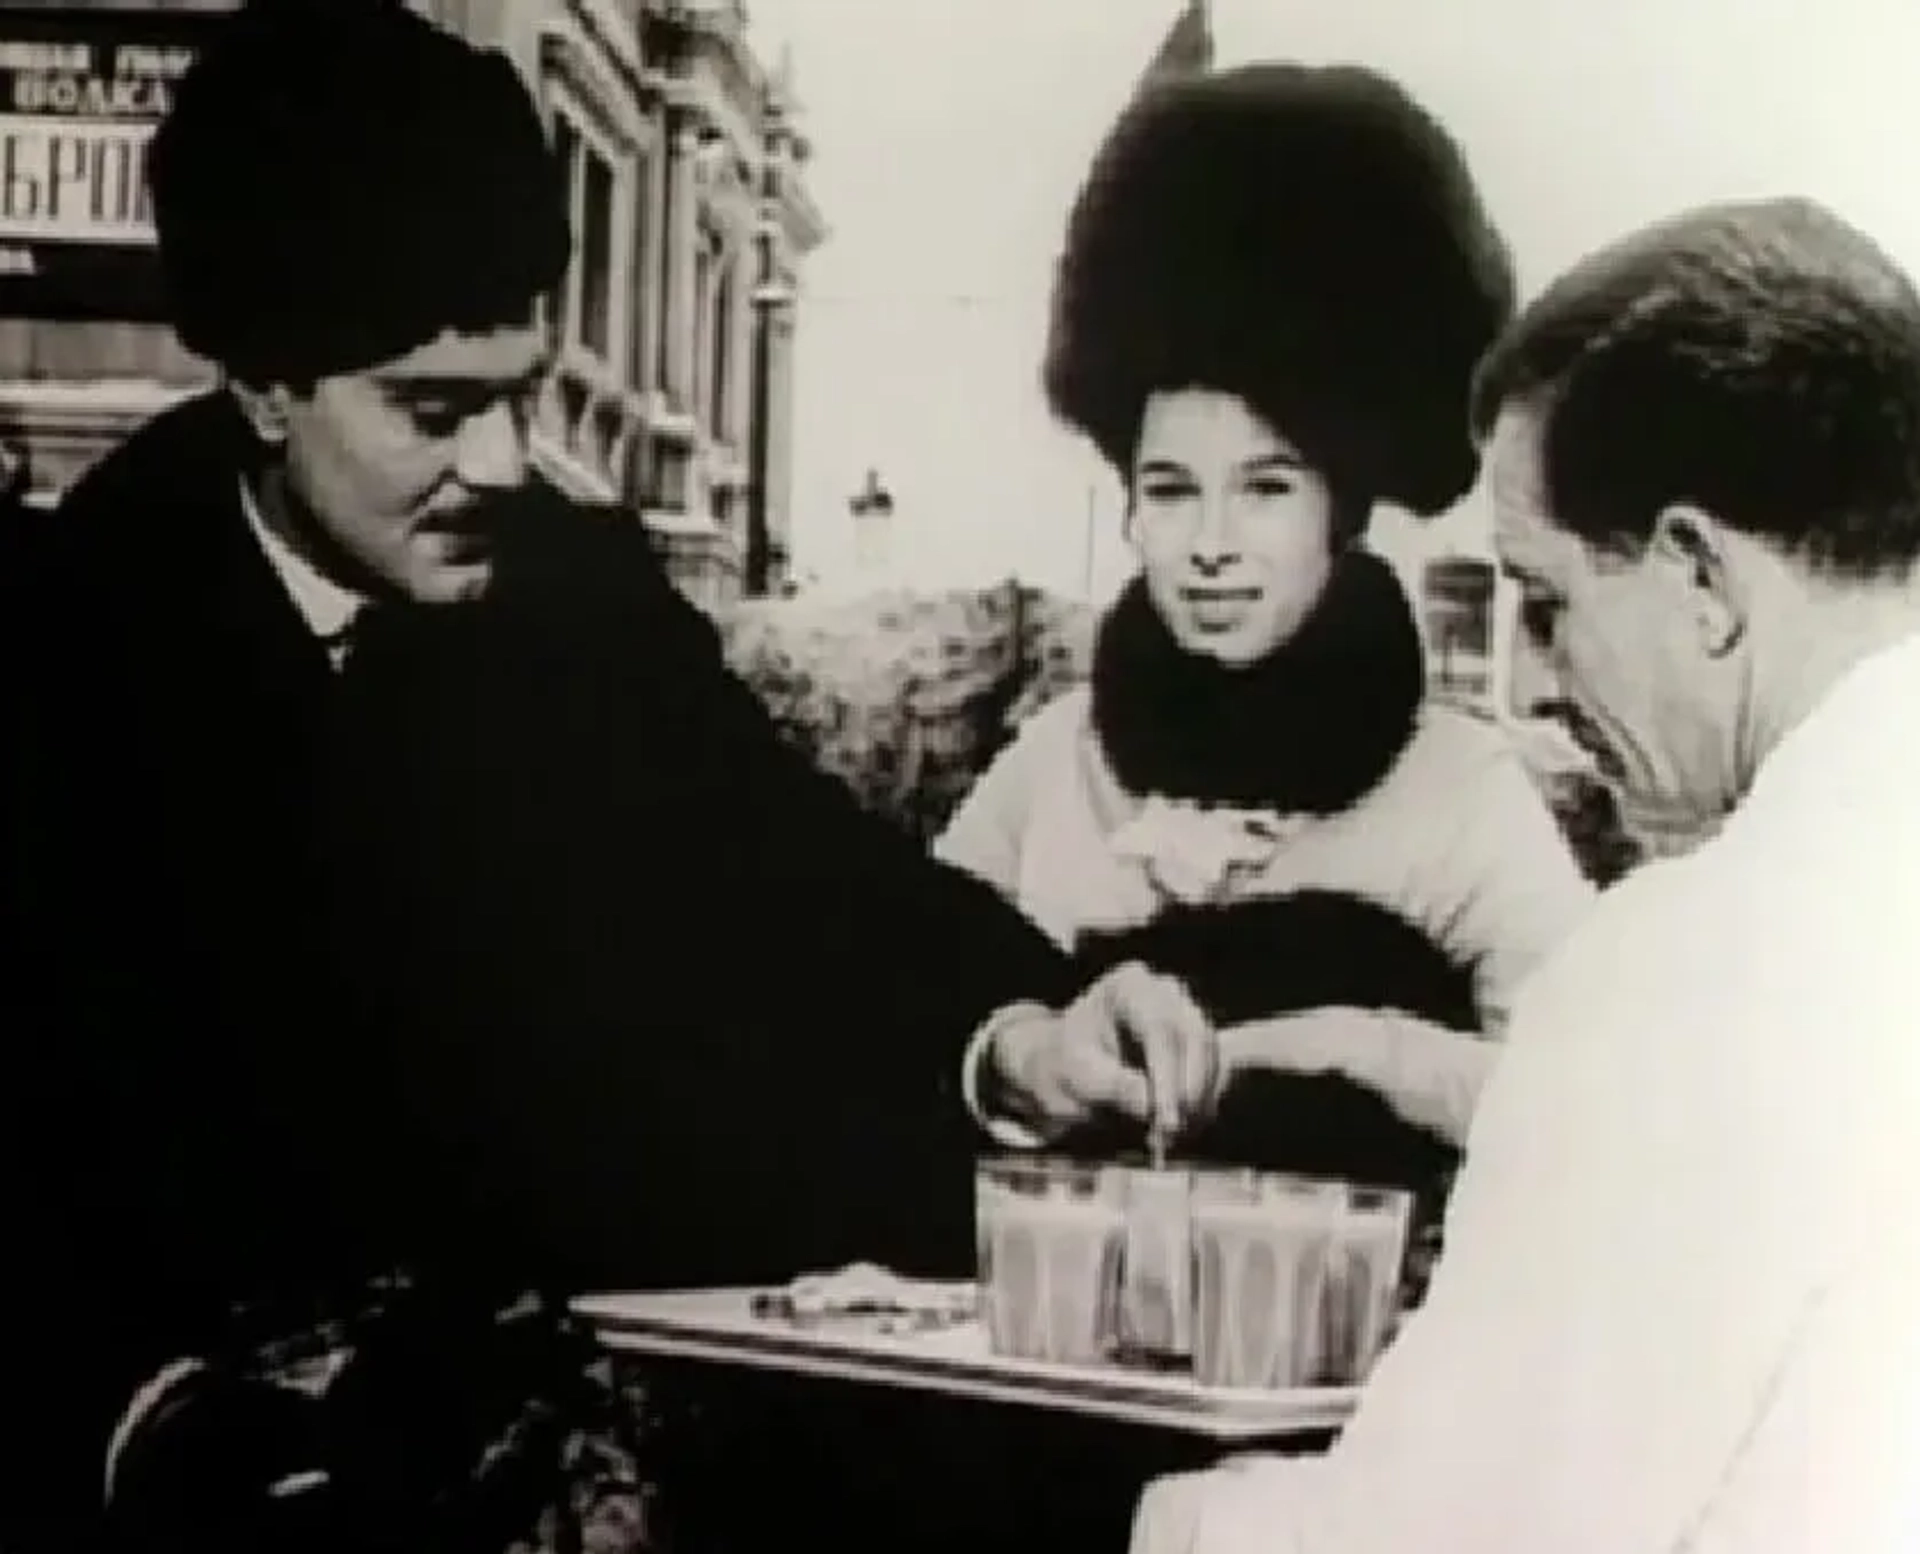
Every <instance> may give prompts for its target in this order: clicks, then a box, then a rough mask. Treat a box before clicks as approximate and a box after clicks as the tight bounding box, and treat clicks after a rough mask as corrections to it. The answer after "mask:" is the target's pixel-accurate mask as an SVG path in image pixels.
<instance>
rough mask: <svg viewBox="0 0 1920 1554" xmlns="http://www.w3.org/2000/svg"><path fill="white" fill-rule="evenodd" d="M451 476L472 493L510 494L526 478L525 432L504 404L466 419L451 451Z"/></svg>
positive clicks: (509, 407) (515, 415)
mask: <svg viewBox="0 0 1920 1554" xmlns="http://www.w3.org/2000/svg"><path fill="white" fill-rule="evenodd" d="M454 473H455V474H456V475H458V476H459V478H460V483H461V484H462V485H464V486H466V487H467V488H468V489H470V490H474V491H511V490H514V489H517V488H518V487H519V486H520V485H522V484H523V483H524V482H525V480H526V478H527V429H526V424H525V422H524V420H523V419H522V418H521V417H520V416H519V415H517V414H515V412H514V410H513V407H512V406H510V405H508V404H507V403H506V402H505V401H496V402H495V403H494V404H492V405H489V406H488V407H487V408H486V409H485V410H483V411H481V412H480V413H479V414H477V415H474V416H471V417H469V418H468V420H467V421H466V423H465V424H464V425H463V426H462V427H461V428H460V439H459V443H458V445H457V446H456V447H455V449H454Z"/></svg>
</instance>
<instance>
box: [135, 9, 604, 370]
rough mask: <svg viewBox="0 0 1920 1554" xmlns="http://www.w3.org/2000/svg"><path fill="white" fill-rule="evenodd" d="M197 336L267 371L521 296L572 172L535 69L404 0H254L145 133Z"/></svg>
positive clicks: (417, 338)
mask: <svg viewBox="0 0 1920 1554" xmlns="http://www.w3.org/2000/svg"><path fill="white" fill-rule="evenodd" d="M148 174H149V179H150V182H151V185H152V189H153V200H154V221H155V226H156V228H157V230H158V233H159V245H160V265H161V271H162V274H163V276H164V278H165V283H166V288H167V293H168V298H169V304H170V308H171V312H172V319H173V323H174V326H175V328H176V330H177V331H178V333H179V335H180V338H181V340H182V342H183V343H184V344H185V345H186V346H187V348H188V349H189V350H192V351H195V352H197V353H199V354H200V355H202V356H205V357H207V358H209V359H210V360H212V361H214V362H217V363H218V364H220V365H221V366H223V367H225V368H227V369H228V370H229V371H230V372H232V373H233V374H234V375H235V376H238V377H241V378H244V379H247V380H249V381H253V382H257V383H266V382H274V381H286V382H301V381H308V380H311V379H313V378H317V377H323V376H327V375H329V374H331V373H335V372H343V371H352V370H357V369H360V368H365V367H369V366H373V365H375V364H376V363H378V362H381V361H384V360H387V359H390V358H392V357H394V356H398V355H402V354H404V353H405V352H407V351H409V350H412V349H414V348H415V347H417V346H419V345H423V344H425V343H426V342H427V341H429V340H432V339H433V338H435V337H436V336H437V335H439V334H441V333H442V332H443V331H445V330H447V329H466V330H472V331H481V330H485V329H487V328H491V327H497V326H499V325H502V324H507V323H516V322H519V321H520V320H522V319H524V318H526V317H527V316H528V314H529V313H530V311H531V308H532V306H533V304H534V302H535V301H536V300H537V299H538V298H539V297H540V296H542V295H543V294H545V293H547V292H548V291H550V290H551V289H552V288H553V287H555V286H556V285H557V284H558V282H559V280H560V278H561V277H562V276H563V275H564V274H565V272H566V266H567V261H568V258H569V255H570V252H571V247H572V236H571V232H570V228H569V222H568V214H567V208H566V186H565V180H564V178H563V177H562V176H561V172H560V169H559V166H558V163H557V162H556V160H555V159H554V157H553V155H552V153H551V151H550V150H549V148H548V145H547V141H546V134H545V130H544V128H543V126H542V124H541V121H540V117H539V114H538V112H537V110H536V109H535V107H534V104H533V101H532V98H531V97H530V96H529V94H528V92H527V89H526V87H525V85H524V84H523V83H522V81H521V80H520V77H519V75H518V74H517V72H516V71H515V70H514V67H513V66H512V64H511V63H510V62H509V61H508V60H507V58H506V56H505V55H503V54H500V53H498V52H497V51H493V50H484V49H478V48H475V47H474V46H472V45H471V44H469V43H467V42H465V41H464V40H462V39H460V38H457V37H455V36H454V35H453V34H451V33H449V32H446V31H444V30H442V29H440V28H438V27H436V26H434V25H433V24H432V23H430V22H428V21H426V20H425V19H424V18H422V17H420V16H418V15H416V14H415V13H414V12H412V11H410V10H409V9H408V8H407V7H406V6H405V5H403V4H401V3H400V0H249V3H248V4H247V5H246V6H245V7H244V8H243V9H241V10H240V11H239V12H237V13H236V14H235V15H234V16H233V17H232V18H231V19H230V20H228V21H227V22H225V23H223V25H222V30H221V32H220V33H219V34H218V36H217V38H216V39H215V41H214V42H213V43H212V44H210V45H209V47H208V48H207V50H206V51H205V53H203V54H202V56H201V57H200V58H199V59H198V60H196V61H195V63H194V65H193V67H192V68H191V69H190V70H189V71H188V72H187V75H186V77H185V78H184V79H183V80H182V82H181V83H180V88H179V91H178V93H177V95H176V98H175V102H174V106H173V110H172V112H171V113H170V114H169V115H168V117H167V119H166V120H165V122H164V123H163V124H162V125H161V127H160V129H159V130H158V131H157V132H156V133H155V136H154V139H153V142H152V145H151V148H150V150H149V152H148Z"/></svg>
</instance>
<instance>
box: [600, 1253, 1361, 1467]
mask: <svg viewBox="0 0 1920 1554" xmlns="http://www.w3.org/2000/svg"><path fill="white" fill-rule="evenodd" d="M766 1293H771V1292H769V1291H762V1290H754V1289H718V1290H681V1291H675V1292H672V1293H664V1294H638V1295H593V1296H588V1297H585V1298H583V1299H580V1300H577V1301H575V1302H574V1310H575V1311H577V1312H578V1313H579V1314H580V1315H581V1316H582V1317H583V1318H584V1319H585V1320H586V1321H588V1322H590V1323H591V1324H593V1326H594V1327H595V1329H596V1330H597V1332H598V1333H599V1335H600V1337H601V1341H602V1342H604V1343H605V1344H606V1345H607V1346H608V1347H609V1348H612V1349H617V1350H621V1351H624V1352H628V1353H634V1354H646V1355H659V1356H666V1357H670V1358H675V1359H691V1360H704V1361H709V1362H712V1363H714V1364H720V1365H737V1366H746V1367H749V1368H752V1369H757V1370H767V1371H784V1372H787V1373H789V1374H792V1375H798V1376H820V1377H826V1378H831V1379H834V1380H840V1381H852V1382H864V1383H869V1384H873V1385H879V1386H892V1387H906V1388H912V1389H914V1390H918V1391H923V1392H935V1393H944V1394H947V1395H949V1396H952V1397H961V1398H971V1399H975V1400H981V1401H987V1402H995V1403H1008V1404H1015V1405H1024V1406H1027V1407H1034V1408H1046V1409H1054V1410H1058V1411H1062V1412H1066V1413H1074V1414H1087V1415H1094V1416H1097V1417H1101V1418H1106V1419H1114V1420H1120V1421H1122V1422H1125V1423H1130V1424H1139V1425H1149V1426H1153V1427H1156V1428H1159V1429H1169V1430H1176V1431H1182V1432H1185V1433H1187V1434H1190V1435H1197V1436H1204V1437H1206V1438H1208V1439H1211V1440H1215V1441H1228V1442H1242V1443H1245V1442H1254V1441H1272V1440H1279V1439H1283V1438H1285V1437H1288V1436H1299V1435H1309V1434H1315V1433H1323V1432H1327V1431H1332V1430H1338V1429H1339V1428H1340V1427H1341V1426H1342V1425H1344V1424H1345V1423H1346V1421H1347V1418H1348V1416H1349V1415H1350V1414H1351V1413H1352V1412H1353V1406H1354V1401H1355V1399H1356V1398H1357V1397H1358V1395H1359V1393H1358V1389H1357V1388H1354V1387H1314V1388H1300V1389H1297V1390H1293V1391H1286V1392H1274V1391H1264V1390H1262V1391H1255V1390H1252V1389H1239V1388H1222V1387H1202V1386H1200V1385H1199V1384H1198V1383H1196V1382H1194V1381H1193V1380H1192V1379H1191V1378H1187V1377H1181V1376H1171V1375H1156V1374H1154V1373H1151V1372H1144V1371H1134V1370H1121V1369H1102V1370H1095V1369H1090V1368H1082V1367H1080V1366H1072V1365H1053V1364H1047V1363H1045V1362H1042V1361H1038V1360H1016V1359H1008V1358H1006V1357H1004V1356H1000V1355H996V1354H994V1353H993V1352H992V1351H991V1350H990V1348H989V1347H988V1344H987V1333H986V1329H985V1327H984V1326H983V1325H982V1324H981V1323H979V1322H977V1321H976V1322H966V1323H961V1324H958V1325H954V1326H949V1327H945V1328H940V1329H937V1330H934V1331H931V1332H913V1333H885V1332H879V1331H874V1330H872V1329H869V1328H867V1327H863V1326H859V1325H853V1324H842V1323H838V1322H829V1323H822V1324H820V1325H818V1326H800V1325H797V1324H795V1323H794V1322H792V1321H789V1320H786V1319H783V1318H779V1317H763V1316H757V1315H755V1313H754V1311H753V1302H754V1298H755V1297H756V1296H757V1295H761V1294H766Z"/></svg>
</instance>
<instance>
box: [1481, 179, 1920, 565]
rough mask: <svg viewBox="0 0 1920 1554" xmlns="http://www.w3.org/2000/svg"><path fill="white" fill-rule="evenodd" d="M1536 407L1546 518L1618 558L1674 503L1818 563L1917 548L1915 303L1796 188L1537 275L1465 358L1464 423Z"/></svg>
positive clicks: (1884, 265) (1919, 409)
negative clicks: (1533, 293)
mask: <svg viewBox="0 0 1920 1554" xmlns="http://www.w3.org/2000/svg"><path fill="white" fill-rule="evenodd" d="M1510 404H1531V405H1533V406H1535V407H1537V408H1538V409H1539V410H1540V411H1541V412H1542V413H1543V415H1544V421H1543V425H1542V441H1541V463H1542V473H1543V476H1544V481H1545V494H1546V503H1547V506H1548V509H1549V513H1550V516H1551V518H1552V520H1553V521H1554V522H1555V523H1557V524H1559V525H1561V526H1562V527H1563V528H1565V529H1567V530H1568V531H1570V532H1572V533H1574V534H1576V535H1578V536H1580V537H1581V538H1582V539H1583V540H1585V541H1587V542H1588V543H1589V544H1591V545H1593V546H1594V547H1595V548H1596V549H1599V550H1603V551H1610V552H1616V553H1625V554H1632V553H1635V552H1637V551H1638V550H1639V548H1640V547H1641V546H1643V545H1644V544H1645V543H1646V540H1647V537H1648V535H1649V534H1650V532H1651V530H1652V526H1653V523H1654V520H1655V518H1656V517H1657V516H1658V514H1659V513H1660V511H1661V509H1662V508H1664V507H1666V506H1668V505H1670V504H1672V503H1675V502H1689V503H1693V504H1696V505H1698V506H1700V507H1702V508H1704V509H1706V510H1707V511H1708V512H1711V513H1712V514H1713V515H1714V516H1715V517H1716V518H1719V519H1720V520H1721V521H1723V522H1725V523H1727V524H1730V525H1732V526H1734V527H1735V528H1737V529H1740V530H1741V531H1743V532H1746V533H1749V534H1753V535H1755V536H1758V537H1761V538H1764V539H1766V540H1769V541H1771V542H1772V543H1774V544H1775V545H1777V546H1779V547H1780V548H1781V549H1782V550H1784V551H1785V552H1787V553H1788V554H1790V555H1794V556H1797V557H1798V558H1800V559H1801V560H1802V561H1804V562H1805V563H1807V564H1809V565H1811V566H1814V567H1816V568H1818V569H1820V570H1823V571H1826V572H1829V573H1832V574H1835V575H1845V576H1856V577H1871V576H1874V575H1877V574H1880V573H1883V572H1886V571H1889V570H1893V569H1898V568H1904V567H1905V566H1907V565H1908V564H1910V563H1911V562H1912V561H1913V560H1914V558H1915V556H1916V555H1920V295H1916V293H1915V291H1914V287H1913V284H1912V283H1911V282H1910V281H1909V280H1908V278H1907V277H1906V275H1905V274H1904V273H1902V271H1901V270H1900V269H1899V267H1898V266H1897V265H1895V264H1894V262H1893V261H1892V260H1891V259H1890V258H1888V257H1887V255H1886V254H1885V253H1883V252H1882V251H1881V250H1880V249H1879V248H1878V247H1876V246H1875V245H1874V243H1873V242H1872V241H1871V240H1870V239H1869V238H1867V237H1866V236H1865V235H1864V234H1862V233H1860V232H1859V231H1857V230H1855V229H1854V228H1853V227H1851V226H1849V225H1848V224H1847V223H1845V222H1844V221H1842V220H1840V219H1839V218H1838V217H1836V216H1834V215H1833V214H1832V213H1831V212H1829V211H1827V210H1825V209H1823V208H1822V207H1821V206H1819V205H1817V204H1815V203H1813V202H1812V201H1809V200H1804V199H1778V200H1764V201H1752V202H1740V203H1730V204H1722V205H1714V206H1709V207H1706V208H1703V209H1700V210H1696V211H1692V212H1689V213H1687V214H1684V215H1682V216H1679V217H1676V218H1674V219H1672V220H1669V221H1664V222H1660V223H1657V224H1655V225H1654V226H1651V227H1648V228H1644V229H1642V230H1641V231H1639V232H1636V233H1634V234H1632V235H1630V236H1628V237H1626V238H1624V239H1622V240H1621V241H1619V242H1617V243H1615V244H1612V245H1611V246H1609V247H1607V248H1604V249H1602V250H1600V251H1599V252H1598V253H1595V254H1593V255H1591V256H1590V257H1588V258H1587V259H1586V260H1584V261H1583V262H1582V263H1580V264H1579V265H1578V266H1576V267H1575V268H1574V269H1572V270H1571V271H1569V272H1568V273H1567V274H1566V275H1564V276H1563V277H1561V279H1560V280H1558V281H1556V282H1555V283H1554V284H1553V285H1552V286H1551V287H1549V288H1548V289H1547V290H1546V291H1545V292H1544V293H1543V294H1542V295H1541V296H1540V297H1539V299H1538V300H1537V301H1535V302H1534V303H1533V304H1532V305H1531V306H1530V307H1528V308H1527V309H1526V310H1525V312H1524V313H1523V314H1522V315H1521V317H1520V318H1519V319H1518V320H1517V321H1516V322H1515V323H1514V324H1513V326H1512V327H1511V328H1510V329H1509V330H1508V331H1507V333H1506V334H1505V335H1504V336H1503V337H1502V339H1501V340H1500V341H1499V343H1498V344H1497V345H1496V346H1495V347H1494V349H1493V350H1492V351H1491V352H1490V353H1489V354H1488V356H1487V358H1486V360H1485V362H1484V363H1483V364H1482V365H1481V368H1480V370H1479V374H1478V377H1477V381H1476V383H1475V386H1474V394H1473V412H1472V424H1473V429H1474V432H1475V434H1476V436H1479V437H1484V436H1485V435H1486V434H1487V432H1488V431H1489V430H1490V428H1491V427H1492V425H1493V423H1494V422H1495V421H1496V420H1497V419H1498V417H1499V415H1500V412H1501V411H1502V409H1504V408H1505V407H1506V406H1508V405H1510Z"/></svg>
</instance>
